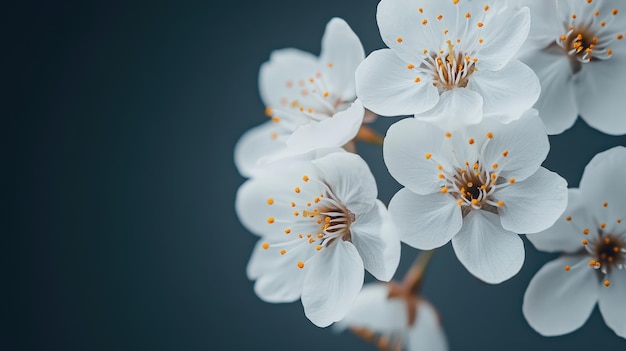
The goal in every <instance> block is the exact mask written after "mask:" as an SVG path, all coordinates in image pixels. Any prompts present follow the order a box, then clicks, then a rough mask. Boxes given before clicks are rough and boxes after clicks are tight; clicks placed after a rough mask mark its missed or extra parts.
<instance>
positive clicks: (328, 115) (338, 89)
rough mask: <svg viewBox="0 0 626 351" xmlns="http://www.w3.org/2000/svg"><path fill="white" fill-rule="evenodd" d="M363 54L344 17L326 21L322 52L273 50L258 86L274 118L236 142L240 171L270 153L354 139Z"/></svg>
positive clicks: (249, 171) (252, 167) (253, 166)
mask: <svg viewBox="0 0 626 351" xmlns="http://www.w3.org/2000/svg"><path fill="white" fill-rule="evenodd" d="M364 57H365V52H364V51H363V46H362V45H361V42H360V40H359V38H358V37H357V36H356V34H355V33H354V32H353V31H352V29H351V28H350V27H349V26H348V24H347V23H346V22H345V21H344V20H342V19H340V18H333V19H331V20H330V21H329V22H328V24H327V25H326V29H325V31H324V35H323V37H322V49H321V53H320V56H319V57H316V56H314V55H312V54H310V53H308V52H304V51H301V50H298V49H294V48H286V49H280V50H275V51H274V52H272V53H271V55H270V59H269V61H267V62H265V63H263V64H262V65H261V68H260V71H259V90H260V94H261V98H262V99H263V102H264V103H265V105H266V110H265V113H266V115H267V116H268V117H270V118H271V120H270V121H268V122H266V123H265V124H262V125H260V126H257V127H256V128H253V129H251V130H249V131H247V132H246V133H245V134H244V135H242V137H241V138H240V140H239V141H238V142H237V145H236V147H235V164H236V165H237V168H238V169H239V171H240V173H242V175H244V176H246V177H250V176H251V175H252V174H254V172H255V170H256V169H258V163H259V160H260V159H261V158H262V157H264V156H267V155H273V154H275V153H280V152H288V153H289V154H294V153H301V152H306V151H310V150H312V149H315V148H328V147H341V146H343V145H345V144H346V143H348V142H350V141H351V140H352V139H353V138H354V137H355V136H356V135H357V133H358V131H359V128H360V127H361V124H362V122H363V118H364V115H365V110H364V108H363V106H362V105H361V103H360V102H358V101H357V102H355V100H356V93H355V88H354V72H355V70H356V67H357V65H358V64H359V63H360V62H361V61H362V60H363V58H364ZM370 115H371V114H370ZM370 118H371V116H370ZM287 148H288V149H289V150H287Z"/></svg>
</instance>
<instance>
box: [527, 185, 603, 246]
mask: <svg viewBox="0 0 626 351" xmlns="http://www.w3.org/2000/svg"><path fill="white" fill-rule="evenodd" d="M586 203H587V200H586V199H585V198H584V197H583V195H582V193H581V192H580V190H579V189H568V196H567V208H566V209H565V212H563V214H562V215H561V216H560V217H559V219H557V221H556V223H554V225H553V226H551V227H550V228H548V229H546V230H544V231H542V232H539V233H536V234H529V235H527V236H526V238H528V240H529V241H530V242H531V243H532V244H533V245H534V246H535V247H536V248H537V249H539V250H541V251H547V252H568V253H574V252H576V251H580V249H581V247H582V246H581V241H582V240H583V239H584V238H583V237H584V236H585V235H584V234H583V229H584V228H591V227H592V226H593V225H595V220H594V219H593V217H592V215H591V213H590V211H588V210H587V208H586Z"/></svg>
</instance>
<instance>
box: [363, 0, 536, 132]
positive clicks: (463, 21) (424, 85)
mask: <svg viewBox="0 0 626 351" xmlns="http://www.w3.org/2000/svg"><path fill="white" fill-rule="evenodd" d="M376 18H377V20H378V27H379V29H380V33H381V36H382V39H383V41H384V42H385V44H386V45H387V46H388V47H389V49H381V50H377V51H374V52H372V53H371V54H370V55H368V57H367V58H365V60H364V61H363V62H362V63H361V64H360V65H359V67H358V69H357V71H356V83H357V84H356V88H357V95H358V96H359V99H361V100H362V101H363V104H364V105H365V107H367V108H368V109H371V110H372V111H374V112H376V113H377V114H380V115H385V116H398V115H415V117H417V118H418V119H423V120H427V121H430V122H434V123H437V124H438V125H439V126H440V127H442V128H444V129H447V130H450V129H454V128H458V127H462V126H464V125H469V124H476V123H479V122H480V121H481V119H482V118H483V116H493V117H497V118H499V119H500V120H502V121H503V122H509V121H511V120H515V119H517V118H519V117H520V116H521V115H522V114H523V113H524V112H525V111H526V110H528V109H529V108H531V107H532V106H533V104H534V103H535V102H536V100H537V98H538V96H539V91H540V86H539V80H538V79H537V76H536V75H535V73H534V72H533V71H532V70H531V69H530V68H529V67H527V66H526V65H524V64H523V63H521V62H520V61H519V60H517V59H513V56H514V55H516V54H517V52H518V50H519V48H520V46H521V45H522V43H523V42H524V40H525V39H526V36H527V35H528V31H529V26H530V14H529V10H528V8H520V7H519V6H508V4H507V3H506V2H505V1H499V2H498V1H495V2H494V1H492V2H491V4H489V5H488V4H486V2H472V1H467V0H460V1H459V0H446V1H426V0H382V1H381V2H380V3H379V4H378V11H377V16H376Z"/></svg>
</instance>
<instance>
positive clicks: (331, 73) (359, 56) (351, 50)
mask: <svg viewBox="0 0 626 351" xmlns="http://www.w3.org/2000/svg"><path fill="white" fill-rule="evenodd" d="M364 58H365V51H364V50H363V45H361V41H360V40H359V37H358V36H357V35H356V34H355V33H354V32H353V31H352V29H351V28H350V26H349V25H348V24H347V23H346V21H344V20H343V19H341V18H338V17H335V18H332V19H331V20H330V21H329V22H328V24H327V25H326V30H325V31H324V36H323V37H322V51H321V53H320V59H319V60H320V64H321V69H322V76H323V77H324V82H325V83H326V84H327V85H328V88H329V89H330V90H332V91H333V92H334V93H335V94H338V96H339V97H340V98H341V99H342V100H343V101H352V100H354V98H355V94H356V92H355V88H354V72H355V71H356V68H357V66H358V65H359V63H361V61H363V59H364ZM329 64H330V65H329Z"/></svg>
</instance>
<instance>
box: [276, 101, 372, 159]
mask: <svg viewBox="0 0 626 351" xmlns="http://www.w3.org/2000/svg"><path fill="white" fill-rule="evenodd" d="M364 114H365V110H364V108H363V105H362V104H361V103H360V102H358V101H357V102H355V103H353V104H352V105H351V106H350V107H349V108H348V109H347V110H344V111H341V112H338V113H336V114H335V115H334V116H332V117H331V118H326V119H324V120H322V121H321V122H311V123H309V124H307V125H305V126H302V127H299V128H297V129H296V130H295V131H294V132H293V134H291V135H290V136H289V138H288V139H287V146H288V147H289V149H290V151H292V152H294V153H303V152H307V151H311V150H313V149H318V148H330V147H342V146H343V145H345V144H347V143H348V142H349V141H350V140H352V139H353V138H354V137H355V136H356V134H357V133H358V132H359V128H360V127H361V124H362V122H363V116H364Z"/></svg>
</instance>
